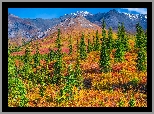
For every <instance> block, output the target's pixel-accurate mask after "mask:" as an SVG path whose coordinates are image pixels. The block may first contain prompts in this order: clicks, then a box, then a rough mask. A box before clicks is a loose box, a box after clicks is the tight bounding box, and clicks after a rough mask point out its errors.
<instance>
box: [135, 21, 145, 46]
mask: <svg viewBox="0 0 154 114" xmlns="http://www.w3.org/2000/svg"><path fill="white" fill-rule="evenodd" d="M136 31H137V33H136V41H135V47H136V48H137V49H139V48H141V47H143V48H144V49H146V47H147V37H146V34H145V33H144V31H143V29H142V27H141V26H140V24H139V23H137V24H136Z"/></svg>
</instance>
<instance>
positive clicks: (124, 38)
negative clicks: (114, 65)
mask: <svg viewBox="0 0 154 114" xmlns="http://www.w3.org/2000/svg"><path fill="white" fill-rule="evenodd" d="M120 38H121V39H120V40H121V43H122V44H123V45H124V51H128V38H127V35H126V31H125V26H124V23H122V25H121V37H120Z"/></svg>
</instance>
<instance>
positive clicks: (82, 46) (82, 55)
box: [80, 34, 87, 59]
mask: <svg viewBox="0 0 154 114" xmlns="http://www.w3.org/2000/svg"><path fill="white" fill-rule="evenodd" d="M86 57H87V53H86V44H85V42H84V34H82V37H81V40H80V58H81V59H85V58H86Z"/></svg>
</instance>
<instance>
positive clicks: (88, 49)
mask: <svg viewBox="0 0 154 114" xmlns="http://www.w3.org/2000/svg"><path fill="white" fill-rule="evenodd" d="M91 51H92V43H91V42H90V37H88V47H87V53H89V52H91Z"/></svg>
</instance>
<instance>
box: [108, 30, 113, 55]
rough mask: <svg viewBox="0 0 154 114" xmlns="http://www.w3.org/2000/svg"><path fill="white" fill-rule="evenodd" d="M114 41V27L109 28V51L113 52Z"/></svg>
mask: <svg viewBox="0 0 154 114" xmlns="http://www.w3.org/2000/svg"><path fill="white" fill-rule="evenodd" d="M112 43H113V33H112V28H111V27H110V28H109V32H108V42H107V47H108V49H109V53H111V51H112V45H113V44H112Z"/></svg>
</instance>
